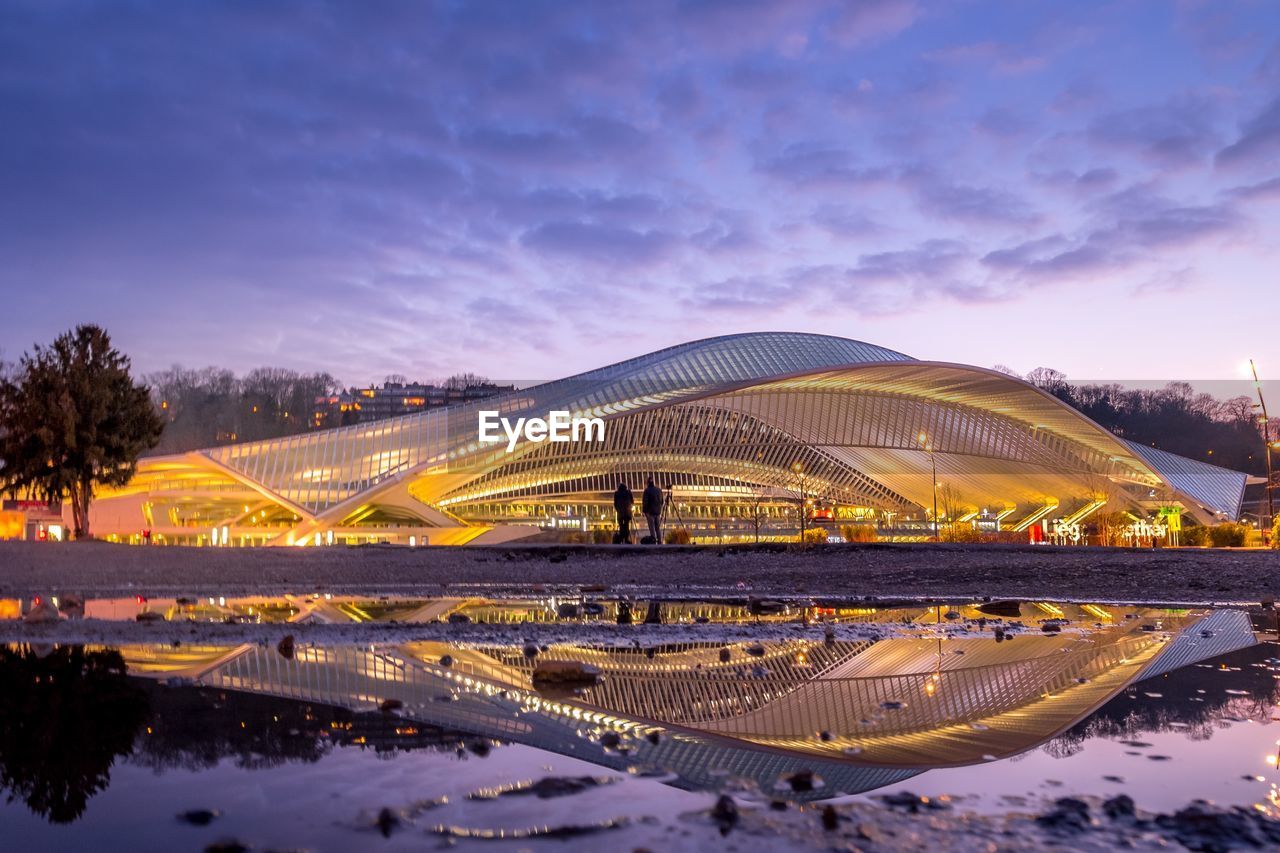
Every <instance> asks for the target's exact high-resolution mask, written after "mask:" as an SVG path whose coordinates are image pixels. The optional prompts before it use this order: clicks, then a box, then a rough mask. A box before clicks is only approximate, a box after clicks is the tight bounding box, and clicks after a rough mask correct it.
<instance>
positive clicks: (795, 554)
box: [0, 542, 1280, 602]
mask: <svg viewBox="0 0 1280 853" xmlns="http://www.w3.org/2000/svg"><path fill="white" fill-rule="evenodd" d="M551 585H577V586H581V585H603V586H607V587H610V588H617V589H626V590H636V591H644V590H654V591H659V592H662V593H663V594H666V595H676V596H678V595H697V594H700V593H705V592H707V591H708V590H716V589H750V590H751V591H753V592H756V593H766V594H773V595H827V596H875V597H910V596H957V597H968V596H973V597H980V596H983V595H990V596H1000V597H1009V598H1017V597H1023V598H1042V599H1056V600H1089V599H1093V600H1108V601H1145V602H1156V601H1179V602H1226V601H1251V602H1257V601H1260V600H1262V599H1265V598H1267V597H1269V596H1273V595H1275V594H1276V593H1280V551H1264V550H1256V549H1255V550H1214V549H1199V548H1186V549H1160V550H1139V549H1123V548H1060V547H1052V546H1040V547H1033V546H1021V545H948V544H940V545H939V544H874V545H819V546H814V547H811V548H808V549H804V550H801V549H798V548H796V547H795V546H786V545H759V546H750V545H747V546H726V547H715V546H701V547H676V546H660V547H648V548H644V547H639V546H632V547H612V546H590V545H582V546H556V545H526V546H519V545H515V546H502V547H492V548H487V547H467V548H418V549H410V548H407V547H394V546H364V547H350V548H348V547H334V548H249V549H237V548H227V549H214V548H164V547H149V548H144V547H135V546H126V545H112V544H108V543H101V542H84V543H65V544H60V543H59V544H51V543H28V542H6V543H0V597H5V596H9V597H13V596H23V595H34V594H41V593H58V592H62V591H74V592H78V593H81V594H86V595H88V594H91V595H110V594H124V595H132V594H138V593H141V594H150V595H160V594H162V593H165V592H169V591H173V590H182V591H184V592H188V593H193V594H200V595H203V594H224V595H235V594H256V595H265V594H272V593H283V592H300V591H308V590H314V589H325V590H329V591H333V592H348V593H372V594H386V593H392V592H396V593H407V592H421V593H426V594H435V595H439V594H441V592H442V591H446V590H461V589H464V588H466V587H468V586H470V587H479V588H485V589H487V590H488V591H489V592H490V593H491V594H495V595H496V594H504V593H505V594H516V595H519V594H526V595H527V594H529V593H531V592H541V591H543V590H542V589H540V587H545V586H551Z"/></svg>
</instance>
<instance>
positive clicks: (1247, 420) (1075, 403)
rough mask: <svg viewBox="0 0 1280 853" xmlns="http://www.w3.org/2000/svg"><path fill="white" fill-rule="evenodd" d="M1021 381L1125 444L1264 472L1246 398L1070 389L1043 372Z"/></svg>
mask: <svg viewBox="0 0 1280 853" xmlns="http://www.w3.org/2000/svg"><path fill="white" fill-rule="evenodd" d="M1026 380H1027V381H1028V382H1030V383H1031V384H1033V385H1035V386H1037V387H1039V388H1042V389H1043V390H1045V391H1047V392H1049V393H1050V394H1052V395H1053V396H1055V397H1057V398H1058V399H1059V400H1062V401H1063V402H1065V403H1067V404H1069V405H1070V406H1072V407H1073V408H1075V409H1077V410H1079V411H1080V412H1081V413H1083V414H1084V415H1086V416H1087V417H1089V418H1090V419H1092V420H1093V421H1095V422H1097V423H1098V424H1100V425H1101V426H1103V427H1105V428H1107V429H1109V430H1111V431H1112V432H1114V433H1115V434H1116V435H1118V436H1121V437H1122V438H1126V439H1128V440H1129V441H1133V442H1137V443H1140V444H1145V445H1148V446H1150V447H1156V448H1159V449H1160V450H1167V451H1168V452H1170V453H1176V454H1178V455H1179V456H1185V457H1187V458H1189V459H1197V460H1199V461H1201V462H1208V463H1210V464H1212V465H1221V466H1222V467H1224V468H1231V469H1233V470H1236V471H1245V472H1247V473H1250V474H1258V475H1262V474H1264V473H1265V472H1266V462H1265V458H1264V452H1265V447H1264V445H1263V439H1262V431H1261V429H1260V424H1259V420H1258V415H1257V414H1256V410H1255V409H1254V407H1253V400H1251V399H1250V398H1249V397H1244V396H1241V397H1232V398H1230V399H1228V400H1219V399H1218V398H1216V397H1214V396H1213V395H1211V394H1205V393H1197V392H1196V391H1195V389H1194V388H1192V386H1191V385H1190V384H1189V383H1186V382H1170V383H1169V384H1167V385H1165V386H1164V387H1163V388H1159V389H1141V388H1125V387H1123V386H1121V385H1117V384H1074V383H1071V382H1068V381H1067V377H1066V375H1065V374H1063V373H1061V372H1059V371H1057V370H1053V369H1051V368H1046V367H1040V368H1036V369H1035V370H1033V371H1031V372H1030V373H1029V374H1027V376H1026Z"/></svg>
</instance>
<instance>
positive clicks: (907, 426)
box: [93, 333, 1247, 544]
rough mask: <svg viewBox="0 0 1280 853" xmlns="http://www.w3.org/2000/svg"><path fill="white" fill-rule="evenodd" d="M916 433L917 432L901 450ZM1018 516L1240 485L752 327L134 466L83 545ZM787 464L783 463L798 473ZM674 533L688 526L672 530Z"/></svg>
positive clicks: (1189, 495) (1051, 410) (1032, 413)
mask: <svg viewBox="0 0 1280 853" xmlns="http://www.w3.org/2000/svg"><path fill="white" fill-rule="evenodd" d="M484 410H492V411H497V412H499V414H500V415H501V416H502V417H505V418H508V419H510V420H511V421H514V420H515V419H516V418H520V417H526V418H529V417H541V418H546V417H547V416H548V414H549V413H550V412H551V411H567V412H569V413H571V414H572V415H573V416H575V417H576V416H582V417H598V418H601V419H603V421H604V422H605V424H606V427H607V428H606V431H605V440H604V441H602V442H569V443H556V444H552V443H550V442H543V443H535V442H531V441H528V440H525V439H521V440H520V441H519V442H518V443H517V445H516V446H515V448H514V450H513V451H512V452H507V446H506V443H505V442H501V443H498V444H481V443H479V441H478V421H479V413H480V412H481V411H484ZM922 436H923V440H922ZM935 465H936V472H937V480H936V483H938V484H940V489H941V491H942V493H943V494H942V496H943V504H944V505H940V506H939V517H940V518H944V519H947V520H948V521H955V520H960V521H971V520H973V519H975V518H978V517H981V518H983V519H987V518H990V519H996V520H997V521H996V524H997V525H999V524H1000V522H1001V521H1003V527H1004V528H1005V529H1014V530H1023V529H1026V527H1027V526H1029V525H1030V524H1032V523H1035V522H1040V521H1042V520H1044V521H1052V520H1054V519H1064V520H1068V521H1079V520H1081V519H1083V518H1084V517H1085V515H1087V514H1088V513H1090V512H1092V511H1095V510H1097V509H1098V508H1099V507H1101V506H1104V505H1106V506H1107V508H1108V511H1113V510H1122V511H1133V512H1136V513H1140V514H1142V515H1149V514H1150V513H1152V512H1153V511H1155V510H1156V509H1157V508H1159V507H1162V506H1176V507H1180V508H1181V509H1182V510H1183V512H1184V513H1186V514H1188V515H1190V516H1191V517H1193V518H1195V519H1196V520H1197V521H1200V522H1208V521H1213V520H1216V519H1219V518H1224V517H1229V518H1235V517H1237V515H1238V514H1239V509H1240V500H1241V496H1242V494H1243V489H1244V485H1245V482H1246V479H1247V478H1246V476H1245V475H1244V474H1241V473H1238V472H1234V471H1228V470H1226V469H1223V468H1217V467H1215V466H1212V465H1206V464H1204V463H1201V462H1196V461H1193V460H1190V459H1184V458H1181V457H1177V456H1173V455H1172V454H1168V453H1165V452H1163V451H1159V450H1156V449H1154V448H1148V447H1140V446H1136V445H1134V444H1131V443H1129V442H1126V441H1124V440H1122V439H1121V438H1119V437H1117V436H1115V435H1113V434H1112V433H1110V432H1108V431H1107V430H1105V429H1103V428H1101V427H1100V426H1098V425H1097V424H1096V423H1094V422H1092V421H1090V420H1089V419H1088V418H1086V417H1085V416H1083V415H1081V414H1080V413H1079V412H1078V411H1076V410H1075V409H1073V408H1071V407H1070V406H1068V405H1066V404H1064V403H1063V402H1061V401H1060V400H1058V399H1056V398H1055V397H1053V396H1051V395H1050V394H1048V393H1046V392H1045V391H1043V390H1041V389H1039V388H1037V387H1035V386H1033V385H1030V384H1028V383H1026V382H1024V381H1022V380H1021V379H1018V378H1016V377H1012V376H1008V375H1005V374H1003V373H999V372H996V371H992V370H986V369H983V368H978V367H969V366H965V365H961V364H950V363H943V362H931V361H918V360H916V359H912V358H910V357H908V356H905V355H903V354H901V353H897V352H894V351H892V350H888V349H884V348H882V347H878V346H874V345H871V344H866V343H862V342H859V341H853V340H846V339H843V338H835V337H828V336H823V335H812V334H796V333H753V334H741V335H730V336H725V337H718V338H710V339H707V340H702V341H695V342H692V343H687V344H682V345H680V346H675V347H671V348H668V349H664V350H660V351H658V352H654V353H651V354H649V355H645V356H641V357H639V358H634V359H630V360H628V361H623V362H620V363H618V364H614V365H610V366H608V367H603V368H600V369H598V370H593V371H589V372H587V373H583V374H579V375H577V376H573V377H570V378H567V379H561V380H557V381H553V382H547V383H544V384H540V385H536V386H533V387H530V388H526V389H521V390H517V391H514V392H510V393H506V394H502V395H499V396H497V397H493V398H490V399H487V400H483V401H477V402H473V403H465V404H461V405H457V406H450V407H448V408H443V409H438V410H434V411H426V412H422V413H417V414H412V415H406V416H403V417H398V418H392V419H389V420H384V421H378V422H373V423H365V424H359V425H354V426H347V427H339V428H336V429H329V430H323V431H317V432H310V433H304V434H300V435H295V436H290V437H286V438H279V439H271V440H266V441H258V442H253V443H245V444H235V445H230V446H225V447H218V448H213V449H209V450H202V451H197V452H192V453H187V454H180V455H175V456H165V457H153V458H148V459H144V460H143V461H142V462H141V464H140V465H139V470H138V475H137V477H136V478H135V479H134V481H133V482H132V483H130V484H129V486H126V487H125V488H123V489H121V490H119V491H117V492H113V493H110V494H105V495H103V496H102V498H103V499H101V500H99V501H98V503H97V504H96V505H95V516H94V518H93V524H94V528H95V531H96V532H97V533H98V534H99V535H104V534H116V535H118V536H122V537H130V536H136V535H137V534H138V533H139V532H140V531H141V530H142V529H144V528H146V529H150V530H151V531H153V533H154V534H156V535H158V536H161V537H164V538H165V539H167V540H170V541H193V542H195V541H202V542H204V543H206V544H207V543H208V542H209V541H217V542H218V543H219V544H224V543H225V544H242V543H243V544H313V543H314V544H320V543H322V542H330V541H339V542H341V541H370V540H378V541H391V542H407V541H408V539H409V537H410V536H414V537H415V538H416V539H417V541H419V542H423V541H430V542H431V543H432V544H451V543H462V542H467V541H480V542H497V541H502V540H503V539H509V538H514V537H517V536H520V535H527V534H528V533H530V532H534V531H536V524H537V523H538V522H540V521H545V520H546V519H547V518H548V517H549V516H551V515H554V514H560V515H567V516H570V517H571V518H572V519H573V520H574V523H577V522H578V521H579V520H580V521H581V523H582V526H583V528H584V529H585V528H587V527H589V526H590V525H592V524H595V523H601V524H602V523H603V522H604V520H605V519H607V518H609V517H611V512H612V510H611V504H610V501H609V493H611V492H612V491H613V489H614V488H615V487H616V485H617V483H618V482H619V481H620V480H626V481H628V482H629V483H630V485H631V486H632V488H633V489H636V490H637V493H638V489H639V488H640V487H642V486H643V484H644V481H645V478H646V477H648V476H653V477H655V478H656V479H657V481H658V482H659V483H660V484H662V485H664V486H669V487H670V488H671V493H672V497H673V500H674V501H676V502H677V504H678V505H679V506H680V507H682V508H683V509H684V511H685V512H686V513H687V514H688V515H689V516H690V517H692V518H695V519H696V518H719V519H726V520H727V519H739V518H740V517H741V516H742V515H744V514H745V513H746V510H745V507H746V506H747V505H749V504H752V503H755V504H757V505H758V504H759V503H760V502H762V501H763V502H765V503H772V504H774V505H775V508H776V506H780V505H782V504H786V503H788V502H789V503H791V504H794V496H795V494H796V489H797V479H798V477H800V476H803V478H804V481H805V486H804V488H805V491H806V492H808V493H809V494H811V495H819V496H821V498H822V499H823V501H825V502H827V503H829V504H830V505H832V506H839V507H856V508H861V509H862V510H865V511H866V512H868V513H875V514H877V517H880V518H889V519H892V518H895V517H896V518H898V519H909V518H919V519H921V520H923V519H925V518H926V517H927V515H928V514H930V513H931V512H932V509H933V492H934V482H935V481H934V480H933V466H935ZM798 472H802V474H801V473H798ZM693 526H695V527H696V525H693Z"/></svg>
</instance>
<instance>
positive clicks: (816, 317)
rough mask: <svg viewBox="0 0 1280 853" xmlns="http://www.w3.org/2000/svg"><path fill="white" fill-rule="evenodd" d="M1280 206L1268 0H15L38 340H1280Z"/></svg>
mask: <svg viewBox="0 0 1280 853" xmlns="http://www.w3.org/2000/svg"><path fill="white" fill-rule="evenodd" d="M1278 213H1280V14H1277V9H1276V5H1275V4H1274V3H1273V2H1269V0H1258V2H1226V0H1214V2H1203V3H1195V2H1182V3H1175V2H1163V1H1162V0H1149V2H1123V0H1122V1H1121V2H1080V3H1061V2H1004V3H985V2H969V1H968V0H946V2H936V3H931V2H925V0H914V2H913V0H865V2H848V3H839V2H808V0H787V2H781V3H768V2H756V0H643V2H635V3H631V4H623V3H602V2H584V3H580V4H577V3H570V2H566V1H565V0H552V2H537V0H519V2H513V3H498V2H476V3H463V2H448V3H436V4H431V3H426V2H406V3H397V2H369V3H365V2H354V0H353V2H347V3H319V2H298V3H284V2H275V3H258V2H224V3H199V2H181V3H175V2H168V0H160V2H125V0H118V2H102V3H88V2H61V0H7V2H4V3H3V4H2V5H0V350H3V356H4V357H7V358H14V357H15V356H16V355H17V354H18V353H20V352H21V351H22V350H24V349H26V348H28V347H29V346H30V345H31V343H32V342H35V341H43V340H47V339H49V338H51V337H52V336H53V335H55V334H56V333H58V332H59V331H61V330H63V329H65V328H68V327H70V326H71V325H73V324H75V323H79V322H89V321H92V322H97V323H101V324H104V325H106V326H107V327H108V328H109V329H110V330H111V331H112V332H113V334H114V335H115V337H116V339H117V341H118V343H119V344H120V345H121V346H122V347H123V348H124V349H126V350H127V351H128V352H129V353H131V354H132V355H133V357H134V361H135V365H136V366H137V367H138V368H140V369H142V370H151V369H156V368H160V367H164V366H167V365H169V364H171V363H174V362H180V363H183V364H185V365H188V366H202V365H205V364H218V365H223V366H227V367H232V368H235V369H237V370H243V369H246V368H249V367H253V366H257V365H263V364H271V365H280V366H287V367H294V368H297V369H303V370H312V369H326V370H329V371H331V372H332V373H334V374H335V375H337V376H338V377H340V378H341V379H343V380H345V381H347V382H350V383H359V382H366V381H369V380H371V379H380V378H381V377H382V376H383V375H384V374H387V373H393V372H394V373H405V374H408V375H410V376H411V377H421V378H426V379H430V378H434V377H440V376H444V375H447V374H448V373H450V372H453V371H457V370H472V371H477V372H481V373H485V374H488V375H491V376H494V377H501V378H510V379H533V378H554V377H557V376H562V375H565V374H567V373H570V372H576V371H578V370H582V369H587V368H591V367H595V366H599V365H601V364H605V363H608V362H611V361H614V360H617V359H619V358H622V357H627V356H631V355H636V354H640V353H643V352H646V351H649V350H652V349H656V348H659V347H662V346H667V345H670V344H674V343H678V342H681V341H684V340H689V339H692V338H697V337H704V336H709V335H716V334H725V333H730V332H739V331H752V330H766V329H786V330H801V331H814V332H825V333H830V334H836V335H843V336H847V337H853V338H860V339H864V340H868V341H872V342H875V343H878V344H881V345H884V346H888V347H890V348H893V349H897V350H901V351H903V352H906V353H908V354H911V355H915V356H918V357H921V358H931V359H939V360H947V361H960V362H966V363H971V364H979V365H992V364H995V363H997V362H1000V363H1004V364H1007V365H1009V366H1011V367H1013V368H1015V369H1017V370H1020V371H1026V370H1029V369H1031V368H1033V367H1036V366H1038V365H1051V366H1054V367H1057V368H1059V369H1061V370H1064V371H1066V372H1067V373H1068V374H1069V375H1071V376H1072V377H1076V378H1139V377H1148V378H1212V377H1225V376H1232V375H1234V371H1235V369H1236V366H1237V364H1238V363H1239V361H1240V360H1241V358H1242V357H1245V356H1248V355H1253V356H1255V357H1256V358H1258V359H1259V360H1260V362H1261V363H1262V364H1263V365H1264V367H1265V365H1267V364H1273V365H1275V368H1276V370H1277V371H1280V334H1277V333H1276V331H1275V324H1274V318H1275V316H1276V308H1275V305H1276V300H1277V294H1280V220H1278V218H1277V214H1278ZM1264 318H1266V319H1267V320H1270V321H1271V322H1270V324H1269V326H1264V324H1263V320H1264Z"/></svg>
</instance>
